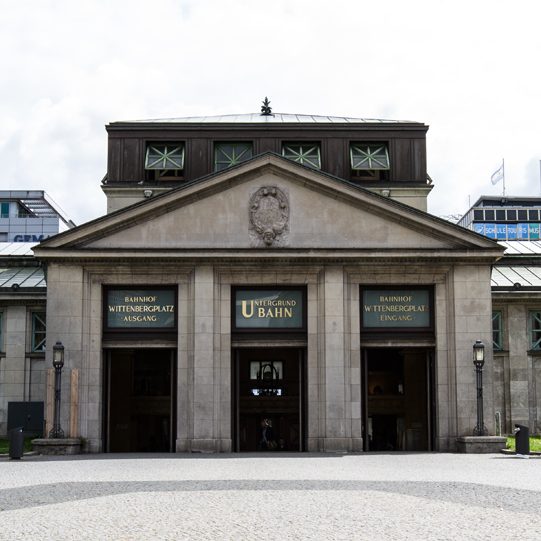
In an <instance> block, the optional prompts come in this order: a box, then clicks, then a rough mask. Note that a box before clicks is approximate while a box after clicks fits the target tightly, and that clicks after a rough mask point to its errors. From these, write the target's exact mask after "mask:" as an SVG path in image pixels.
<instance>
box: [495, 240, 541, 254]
mask: <svg viewBox="0 0 541 541" xmlns="http://www.w3.org/2000/svg"><path fill="white" fill-rule="evenodd" d="M498 244H499V245H500V246H503V247H504V248H505V254H504V255H507V256H520V255H541V241H538V240H508V241H498Z"/></svg>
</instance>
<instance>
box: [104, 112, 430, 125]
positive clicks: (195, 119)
mask: <svg viewBox="0 0 541 541" xmlns="http://www.w3.org/2000/svg"><path fill="white" fill-rule="evenodd" d="M119 122H141V123H145V122H148V123H151V122H159V123H178V124H185V123H189V124H191V123H197V124H255V123H258V124H261V123H271V124H272V123H293V124H374V123H375V124H396V123H401V124H421V123H420V122H415V121H413V120H382V119H378V118H349V117H342V116H318V115H294V114H287V113H274V114H272V115H270V116H268V115H261V114H260V113H246V114H240V115H218V116H184V117H179V118H156V119H150V120H121V121H119ZM113 124H114V123H113Z"/></svg>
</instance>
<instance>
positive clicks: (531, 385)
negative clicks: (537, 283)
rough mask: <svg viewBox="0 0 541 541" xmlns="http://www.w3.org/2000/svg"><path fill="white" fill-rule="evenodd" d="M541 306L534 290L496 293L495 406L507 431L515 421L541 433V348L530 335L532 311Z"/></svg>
mask: <svg viewBox="0 0 541 541" xmlns="http://www.w3.org/2000/svg"><path fill="white" fill-rule="evenodd" d="M539 307H540V302H539V296H538V294H536V293H533V292H522V291H513V292H495V293H494V294H493V310H494V311H499V312H501V314H502V322H501V323H502V325H501V327H502V329H501V330H502V348H501V350H496V351H495V352H494V369H493V371H494V383H493V389H494V391H493V392H494V407H495V409H496V411H499V412H500V413H501V419H502V432H503V433H505V434H512V433H513V431H514V428H515V424H520V425H524V426H527V427H529V430H530V434H539V433H541V392H540V389H541V351H539V350H535V349H533V348H532V344H531V336H530V328H531V322H530V312H534V311H535V312H537V311H539V309H540V308H539Z"/></svg>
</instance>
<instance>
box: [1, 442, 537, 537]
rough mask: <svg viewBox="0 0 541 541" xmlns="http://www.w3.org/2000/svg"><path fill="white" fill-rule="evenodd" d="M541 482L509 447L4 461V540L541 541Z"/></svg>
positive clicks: (534, 461)
mask: <svg viewBox="0 0 541 541" xmlns="http://www.w3.org/2000/svg"><path fill="white" fill-rule="evenodd" d="M540 485H541V459H538V458H531V459H530V460H524V459H519V458H516V457H513V456H503V455H458V454H435V453H434V454H428V453H422V454H421V453H419V454H417V453H414V454H400V453H399V454H390V453H389V454H358V455H342V454H297V455H294V454H281V455H277V454H265V455H262V454H260V455H82V456H77V457H25V458H24V459H23V460H21V461H8V460H7V459H4V458H3V459H0V539H1V540H9V541H12V540H18V539H32V540H39V541H41V540H44V541H45V540H55V541H62V540H77V541H82V540H92V541H98V540H114V541H140V540H141V541H142V540H144V541H148V540H154V539H159V540H162V539H167V540H179V539H197V540H199V539H201V540H203V539H212V540H215V539H219V540H221V539H234V540H242V539H258V540H259V539H277V540H279V539H318V540H328V539H332V540H334V539H370V540H375V539H378V540H379V539H384V540H394V539H416V540H424V539H430V540H440V539H460V540H469V539H475V540H481V539H498V540H502V539H504V540H509V539H522V540H534V539H535V540H537V541H539V540H540V539H541V487H540Z"/></svg>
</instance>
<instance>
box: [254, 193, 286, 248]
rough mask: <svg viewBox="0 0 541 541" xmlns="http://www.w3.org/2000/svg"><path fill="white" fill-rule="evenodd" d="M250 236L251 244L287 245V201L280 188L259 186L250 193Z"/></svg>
mask: <svg viewBox="0 0 541 541" xmlns="http://www.w3.org/2000/svg"><path fill="white" fill-rule="evenodd" d="M250 237H251V241H252V242H251V244H252V245H253V246H269V247H270V246H274V247H277V246H287V245H288V243H289V201H288V198H287V196H286V194H285V193H284V192H283V191H282V190H280V188H276V187H273V186H269V187H265V188H260V189H259V190H257V192H255V193H254V194H253V195H252V197H251V200H250Z"/></svg>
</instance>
